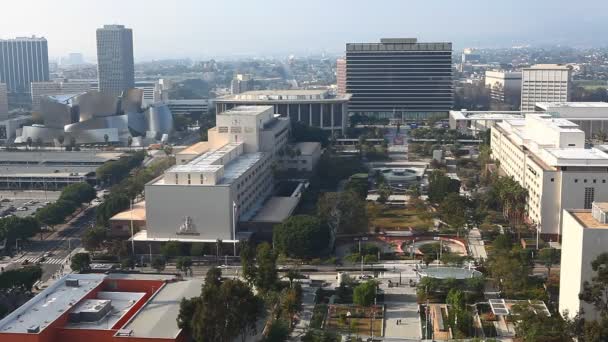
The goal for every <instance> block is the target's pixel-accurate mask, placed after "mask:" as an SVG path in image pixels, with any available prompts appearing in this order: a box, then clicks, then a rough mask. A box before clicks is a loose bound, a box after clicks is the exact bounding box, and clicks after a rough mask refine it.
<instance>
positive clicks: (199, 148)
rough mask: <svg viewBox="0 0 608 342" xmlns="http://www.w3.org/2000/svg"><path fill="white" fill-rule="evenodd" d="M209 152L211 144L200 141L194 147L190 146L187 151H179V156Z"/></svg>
mask: <svg viewBox="0 0 608 342" xmlns="http://www.w3.org/2000/svg"><path fill="white" fill-rule="evenodd" d="M207 150H209V142H208V141H199V142H197V143H196V144H194V145H190V146H188V147H186V148H185V149H183V150H181V151H179V152H178V153H177V155H180V154H181V155H183V154H202V153H204V152H207Z"/></svg>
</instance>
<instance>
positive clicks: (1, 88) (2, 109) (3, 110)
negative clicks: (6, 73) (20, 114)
mask: <svg viewBox="0 0 608 342" xmlns="http://www.w3.org/2000/svg"><path fill="white" fill-rule="evenodd" d="M6 119H8V90H7V88H6V83H0V121H3V120H6Z"/></svg>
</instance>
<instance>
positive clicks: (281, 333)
mask: <svg viewBox="0 0 608 342" xmlns="http://www.w3.org/2000/svg"><path fill="white" fill-rule="evenodd" d="M288 337H289V325H288V323H287V322H285V321H284V320H281V319H278V320H274V321H272V323H271V324H270V328H269V329H268V334H267V335H266V338H264V342H284V341H287V338H288Z"/></svg>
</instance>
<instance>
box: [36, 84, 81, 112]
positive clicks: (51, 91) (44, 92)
mask: <svg viewBox="0 0 608 342" xmlns="http://www.w3.org/2000/svg"><path fill="white" fill-rule="evenodd" d="M89 90H91V83H90V82H87V81H69V80H63V81H60V80H56V81H50V82H32V89H31V94H32V110H33V111H36V112H37V111H40V99H42V98H43V97H45V96H54V95H68V94H81V93H85V92H87V91H89Z"/></svg>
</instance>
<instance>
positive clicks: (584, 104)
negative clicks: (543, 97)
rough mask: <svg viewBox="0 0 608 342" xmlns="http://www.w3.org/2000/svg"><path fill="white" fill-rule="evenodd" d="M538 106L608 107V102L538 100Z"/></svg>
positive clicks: (544, 107)
mask: <svg viewBox="0 0 608 342" xmlns="http://www.w3.org/2000/svg"><path fill="white" fill-rule="evenodd" d="M536 106H537V107H541V108H543V109H546V108H607V109H608V102H537V103H536Z"/></svg>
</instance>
